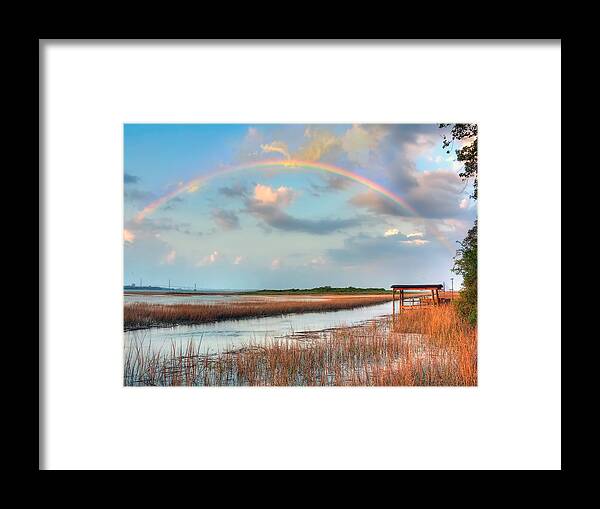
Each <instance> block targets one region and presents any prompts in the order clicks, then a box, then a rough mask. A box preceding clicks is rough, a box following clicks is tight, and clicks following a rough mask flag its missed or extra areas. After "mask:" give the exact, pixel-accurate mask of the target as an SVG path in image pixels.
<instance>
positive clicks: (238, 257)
mask: <svg viewBox="0 0 600 509" xmlns="http://www.w3.org/2000/svg"><path fill="white" fill-rule="evenodd" d="M243 259H244V257H243V256H236V257H235V258H234V260H233V264H234V265H239V264H240V263H242V260H243Z"/></svg>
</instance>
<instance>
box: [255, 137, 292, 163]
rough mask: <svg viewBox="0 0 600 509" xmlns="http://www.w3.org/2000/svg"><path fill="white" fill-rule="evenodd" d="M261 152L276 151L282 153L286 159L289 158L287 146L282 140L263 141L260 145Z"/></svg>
mask: <svg viewBox="0 0 600 509" xmlns="http://www.w3.org/2000/svg"><path fill="white" fill-rule="evenodd" d="M260 148H261V150H262V151H263V152H278V153H280V154H283V155H284V156H285V157H286V159H291V158H292V157H291V156H290V152H289V150H288V146H287V144H286V143H284V142H283V141H273V142H271V143H265V144H263V145H261V146H260Z"/></svg>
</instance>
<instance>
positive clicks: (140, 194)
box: [125, 189, 156, 202]
mask: <svg viewBox="0 0 600 509" xmlns="http://www.w3.org/2000/svg"><path fill="white" fill-rule="evenodd" d="M155 198H156V195H155V194H154V193H153V192H151V191H141V190H139V189H127V190H125V201H128V202H151V201H154V199H155Z"/></svg>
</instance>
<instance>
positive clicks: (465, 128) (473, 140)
mask: <svg viewBox="0 0 600 509" xmlns="http://www.w3.org/2000/svg"><path fill="white" fill-rule="evenodd" d="M449 125H451V124H440V127H441V128H444V127H447V126H449ZM456 140H459V141H463V140H464V141H466V142H467V143H466V144H465V145H463V147H462V148H460V149H457V150H456V151H455V152H456V160H457V161H459V162H461V163H463V167H462V169H461V170H460V171H459V173H458V176H459V177H461V178H462V179H463V180H468V179H470V178H472V179H473V194H472V195H471V198H473V199H475V200H476V199H477V124H454V125H453V126H452V129H451V130H450V136H447V135H445V134H444V141H443V142H442V147H443V148H444V149H446V153H447V154H449V153H450V148H451V147H452V146H453V145H454V142H455V141H456Z"/></svg>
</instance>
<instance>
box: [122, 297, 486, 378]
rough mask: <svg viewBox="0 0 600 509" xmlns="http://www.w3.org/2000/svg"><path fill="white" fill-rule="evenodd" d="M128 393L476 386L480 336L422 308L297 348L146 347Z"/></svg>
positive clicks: (134, 352)
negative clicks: (209, 350) (143, 389)
mask: <svg viewBox="0 0 600 509" xmlns="http://www.w3.org/2000/svg"><path fill="white" fill-rule="evenodd" d="M124 384H125V385H128V386H149V385H150V386H186V385H188V386H189V385H200V386H232V385H233V386H423V385H424V386H474V385H477V333H476V330H475V329H474V328H472V327H471V326H469V325H468V324H467V323H466V322H465V321H463V320H462V319H461V318H460V317H459V315H458V314H457V313H456V310H455V307H454V306H451V305H447V306H440V307H436V308H427V309H417V310H411V311H410V312H406V313H403V314H402V315H401V316H400V317H397V318H396V319H395V320H392V319H391V318H385V319H380V320H376V321H372V322H370V323H368V324H366V325H364V326H359V327H342V328H337V329H333V330H330V331H326V332H324V333H322V334H321V335H320V336H319V337H313V338H309V339H305V340H304V341H298V340H296V339H293V338H285V339H271V340H268V341H267V342H266V343H262V344H258V343H255V342H249V343H248V344H247V346H246V347H244V348H243V349H240V350H236V351H232V352H225V353H221V354H218V355H208V354H203V353H202V346H201V344H196V343H193V342H191V341H190V342H189V343H187V344H185V345H183V344H180V345H179V346H176V345H175V344H172V345H171V347H170V349H168V350H166V351H161V352H153V351H151V349H150V347H149V345H148V346H147V347H145V346H144V344H143V342H139V343H135V344H133V345H131V346H130V348H129V349H128V350H127V353H126V356H125V366H124Z"/></svg>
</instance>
